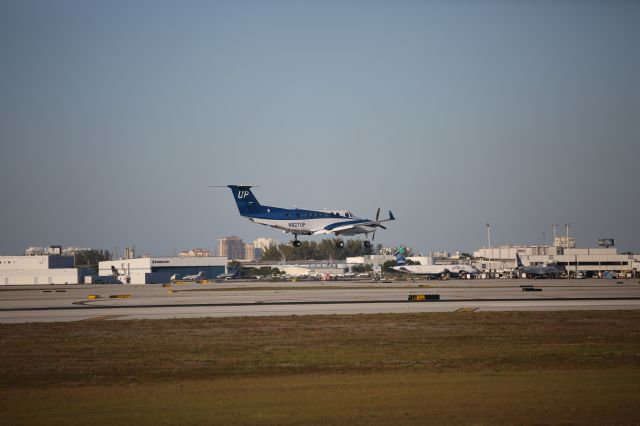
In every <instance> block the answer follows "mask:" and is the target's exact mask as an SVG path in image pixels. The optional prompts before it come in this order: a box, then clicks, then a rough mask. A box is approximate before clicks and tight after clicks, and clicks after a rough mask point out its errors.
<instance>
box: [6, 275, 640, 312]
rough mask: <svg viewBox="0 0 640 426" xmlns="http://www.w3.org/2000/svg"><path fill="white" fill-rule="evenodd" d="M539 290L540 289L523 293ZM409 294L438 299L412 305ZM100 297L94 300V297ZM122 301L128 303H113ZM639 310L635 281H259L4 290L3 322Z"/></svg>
mask: <svg viewBox="0 0 640 426" xmlns="http://www.w3.org/2000/svg"><path fill="white" fill-rule="evenodd" d="M522 286H534V287H535V288H538V289H540V291H523V290H522ZM411 294H437V295H439V297H440V300H438V301H425V302H409V301H408V296H409V295H411ZM90 295H92V296H97V297H98V298H96V299H89V296H90ZM111 296H121V297H127V298H121V299H120V298H118V299H116V298H110V297H111ZM591 309H597V310H601V309H640V283H639V282H638V280H637V279H636V280H622V281H614V280H482V281H480V280H452V281H443V282H441V281H404V282H394V283H390V284H380V283H370V282H367V281H340V282H326V283H324V282H318V281H312V282H298V283H291V282H279V283H270V282H255V281H225V282H222V283H211V284H207V285H200V284H188V285H180V286H177V285H172V286H171V287H162V286H160V285H147V286H137V285H77V286H69V285H57V286H51V285H49V286H15V287H5V288H0V322H2V323H15V322H54V321H83V320H84V321H86V320H91V321H103V320H117V319H161V318H189V317H233V316H273V315H324V314H331V315H332V314H367V313H411V312H416V313H418V312H456V311H465V312H476V311H531V310H536V311H541V310H591Z"/></svg>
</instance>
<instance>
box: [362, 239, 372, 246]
mask: <svg viewBox="0 0 640 426" xmlns="http://www.w3.org/2000/svg"><path fill="white" fill-rule="evenodd" d="M364 246H365V247H366V248H369V247H371V241H369V240H364Z"/></svg>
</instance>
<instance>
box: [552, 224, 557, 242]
mask: <svg viewBox="0 0 640 426" xmlns="http://www.w3.org/2000/svg"><path fill="white" fill-rule="evenodd" d="M551 226H552V227H553V244H554V245H555V243H556V237H557V236H558V235H557V234H556V229H558V224H557V223H554V224H553V225H551Z"/></svg>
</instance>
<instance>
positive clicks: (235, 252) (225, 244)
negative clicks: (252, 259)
mask: <svg viewBox="0 0 640 426" xmlns="http://www.w3.org/2000/svg"><path fill="white" fill-rule="evenodd" d="M218 256H224V257H226V258H227V259H229V260H237V259H244V243H243V242H242V238H240V237H235V236H232V237H224V238H220V239H218Z"/></svg>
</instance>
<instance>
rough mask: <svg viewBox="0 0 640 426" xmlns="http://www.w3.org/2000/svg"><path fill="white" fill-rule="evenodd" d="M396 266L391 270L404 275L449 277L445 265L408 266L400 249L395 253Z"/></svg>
mask: <svg viewBox="0 0 640 426" xmlns="http://www.w3.org/2000/svg"><path fill="white" fill-rule="evenodd" d="M396 265H397V266H393V267H392V268H391V269H394V270H396V271H398V272H403V273H405V274H414V275H427V276H429V277H435V278H440V279H442V278H444V277H445V276H447V275H449V272H450V271H449V269H447V268H445V265H409V264H407V260H406V259H405V257H404V250H402V249H400V250H398V251H397V252H396Z"/></svg>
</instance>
